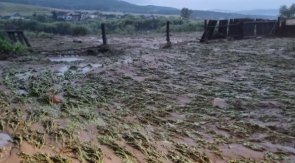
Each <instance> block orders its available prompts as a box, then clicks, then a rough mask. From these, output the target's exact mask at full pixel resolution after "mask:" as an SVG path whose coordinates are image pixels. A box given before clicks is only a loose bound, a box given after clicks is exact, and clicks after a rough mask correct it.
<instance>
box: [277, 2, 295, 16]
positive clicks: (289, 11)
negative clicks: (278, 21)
mask: <svg viewBox="0 0 295 163" xmlns="http://www.w3.org/2000/svg"><path fill="white" fill-rule="evenodd" d="M280 16H281V17H283V18H291V17H294V16H295V3H293V4H292V5H291V6H290V7H289V8H288V7H287V6H286V5H283V6H281V7H280Z"/></svg>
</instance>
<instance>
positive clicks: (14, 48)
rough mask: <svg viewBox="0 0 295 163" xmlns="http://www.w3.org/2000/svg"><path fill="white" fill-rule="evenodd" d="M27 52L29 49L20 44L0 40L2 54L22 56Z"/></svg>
mask: <svg viewBox="0 0 295 163" xmlns="http://www.w3.org/2000/svg"><path fill="white" fill-rule="evenodd" d="M26 50H27V48H26V47H25V46H24V45H22V44H21V43H19V42H18V43H16V44H11V43H10V42H9V41H8V40H6V39H0V53H4V54H6V53H15V54H20V53H22V52H25V51H26Z"/></svg>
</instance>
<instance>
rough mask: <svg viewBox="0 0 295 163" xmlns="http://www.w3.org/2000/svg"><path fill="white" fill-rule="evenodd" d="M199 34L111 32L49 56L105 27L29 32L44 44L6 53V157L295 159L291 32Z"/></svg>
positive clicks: (64, 161) (180, 162)
mask: <svg viewBox="0 0 295 163" xmlns="http://www.w3.org/2000/svg"><path fill="white" fill-rule="evenodd" d="M199 37H200V34H195V33H186V34H174V35H173V36H171V39H172V42H173V43H174V46H172V48H170V49H161V48H159V47H160V46H159V45H160V44H163V43H165V37H164V35H161V34H158V35H140V36H111V37H110V38H109V40H108V41H109V43H110V46H111V48H112V49H113V50H111V51H110V52H107V53H100V54H96V55H92V56H85V55H83V56H79V55H78V56H77V54H75V55H74V56H73V55H71V56H70V55H69V56H67V55H63V56H61V55H60V54H59V52H52V53H54V54H53V55H57V56H46V57H45V56H43V55H41V53H45V52H42V51H46V54H47V55H48V54H50V51H52V50H66V49H79V48H86V47H93V46H95V45H97V44H98V43H99V39H98V38H96V37H94V36H93V37H81V38H68V37H61V36H59V37H57V36H56V37H53V38H47V39H46V38H43V39H38V38H36V39H31V40H30V42H31V44H32V45H33V47H34V48H35V49H36V50H38V51H40V55H38V56H36V55H32V56H27V57H20V58H16V59H13V60H9V61H1V62H0V67H1V69H0V73H1V87H0V88H1V94H0V105H1V115H0V116H1V118H0V119H1V120H0V130H1V131H2V132H1V133H0V137H1V139H0V147H1V149H0V153H1V155H0V156H1V158H0V162H1V163H17V162H20V161H22V162H23V163H40V162H48V163H70V162H73V163H76V162H89V163H120V162H122V163H137V162H140V163H143V162H148V163H161V162H162V163H189V162H192V163H210V162H212V163H225V162H229V163H254V162H257V163H258V162H259V163H260V162H264V163H272V162H274V163H276V162H278V163H281V162H282V163H292V162H295V100H294V99H295V53H294V52H291V50H292V48H290V46H291V44H294V42H292V40H291V39H283V38H262V39H249V40H239V41H223V42H218V43H211V44H199V43H198V42H197V41H196V38H199ZM75 39H76V40H77V39H78V40H80V43H74V42H73V40H75ZM96 39H97V41H96ZM81 41H82V43H81ZM176 44H177V45H176Z"/></svg>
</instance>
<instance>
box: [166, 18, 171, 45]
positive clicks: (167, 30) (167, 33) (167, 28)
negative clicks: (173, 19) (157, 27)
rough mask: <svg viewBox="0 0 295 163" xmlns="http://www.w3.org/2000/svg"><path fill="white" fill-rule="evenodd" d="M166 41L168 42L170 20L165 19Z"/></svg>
mask: <svg viewBox="0 0 295 163" xmlns="http://www.w3.org/2000/svg"><path fill="white" fill-rule="evenodd" d="M166 41H167V43H170V21H167V25H166Z"/></svg>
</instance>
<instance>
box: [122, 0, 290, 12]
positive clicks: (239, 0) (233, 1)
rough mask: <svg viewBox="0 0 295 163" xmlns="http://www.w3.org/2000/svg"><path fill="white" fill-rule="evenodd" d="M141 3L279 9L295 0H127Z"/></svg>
mask: <svg viewBox="0 0 295 163" xmlns="http://www.w3.org/2000/svg"><path fill="white" fill-rule="evenodd" d="M125 1H127V2H131V3H135V4H139V5H158V6H169V7H175V8H182V7H188V8H190V9H198V10H210V9H222V10H232V11H238V10H249V9H277V8H279V7H280V6H281V5H283V4H286V5H290V4H292V3H294V2H295V0H125Z"/></svg>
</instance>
